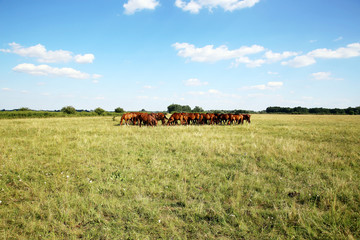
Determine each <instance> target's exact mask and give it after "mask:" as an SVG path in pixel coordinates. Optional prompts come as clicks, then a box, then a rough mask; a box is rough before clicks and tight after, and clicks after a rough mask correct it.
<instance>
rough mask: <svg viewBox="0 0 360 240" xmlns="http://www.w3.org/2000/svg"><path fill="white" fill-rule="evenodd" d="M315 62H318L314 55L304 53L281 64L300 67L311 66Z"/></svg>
mask: <svg viewBox="0 0 360 240" xmlns="http://www.w3.org/2000/svg"><path fill="white" fill-rule="evenodd" d="M314 63H316V60H315V59H314V57H310V56H307V55H302V56H297V57H295V58H294V59H291V60H289V61H287V62H282V63H281V64H282V65H288V66H290V67H295V68H299V67H305V66H309V65H312V64H314Z"/></svg>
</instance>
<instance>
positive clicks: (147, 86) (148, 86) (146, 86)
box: [144, 85, 155, 89]
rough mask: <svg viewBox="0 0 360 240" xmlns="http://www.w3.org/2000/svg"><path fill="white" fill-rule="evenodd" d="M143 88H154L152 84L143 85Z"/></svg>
mask: <svg viewBox="0 0 360 240" xmlns="http://www.w3.org/2000/svg"><path fill="white" fill-rule="evenodd" d="M144 88H146V89H154V88H155V87H154V86H150V85H145V86H144Z"/></svg>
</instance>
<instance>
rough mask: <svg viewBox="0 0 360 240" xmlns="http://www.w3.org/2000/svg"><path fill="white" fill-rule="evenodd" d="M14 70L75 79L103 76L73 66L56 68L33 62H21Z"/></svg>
mask: <svg viewBox="0 0 360 240" xmlns="http://www.w3.org/2000/svg"><path fill="white" fill-rule="evenodd" d="M13 71H15V72H20V73H27V74H30V75H37V76H53V77H67V78H74V79H97V78H100V77H101V75H99V74H88V73H83V72H80V71H79V70H76V69H73V68H56V67H51V66H49V65H45V64H42V65H34V64H31V63H22V64H19V65H17V66H15V67H14V68H13Z"/></svg>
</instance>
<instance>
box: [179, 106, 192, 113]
mask: <svg viewBox="0 0 360 240" xmlns="http://www.w3.org/2000/svg"><path fill="white" fill-rule="evenodd" d="M181 111H182V112H191V107H190V106H189V105H184V106H181Z"/></svg>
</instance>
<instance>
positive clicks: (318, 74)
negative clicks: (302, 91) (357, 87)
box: [311, 72, 344, 81]
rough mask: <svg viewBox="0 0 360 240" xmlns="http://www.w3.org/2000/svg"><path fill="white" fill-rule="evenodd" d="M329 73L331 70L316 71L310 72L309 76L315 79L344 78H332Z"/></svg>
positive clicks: (339, 79)
mask: <svg viewBox="0 0 360 240" xmlns="http://www.w3.org/2000/svg"><path fill="white" fill-rule="evenodd" d="M331 75H332V74H331V72H316V73H312V74H311V76H312V77H313V78H314V79H316V80H338V81H341V80H344V79H342V78H334V77H332V76H331Z"/></svg>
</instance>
